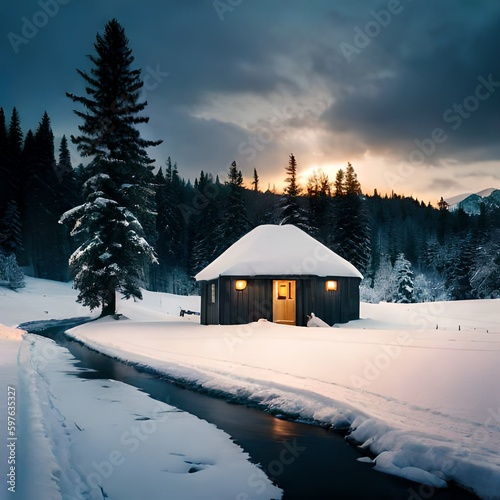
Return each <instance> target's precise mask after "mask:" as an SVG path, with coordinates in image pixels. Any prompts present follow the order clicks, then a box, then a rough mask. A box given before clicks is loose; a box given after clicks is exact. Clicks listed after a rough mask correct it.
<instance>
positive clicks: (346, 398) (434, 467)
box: [0, 280, 500, 498]
mask: <svg viewBox="0 0 500 500" xmlns="http://www.w3.org/2000/svg"><path fill="white" fill-rule="evenodd" d="M74 296H75V293H74V291H73V290H71V288H70V287H69V286H68V285H61V284H56V283H51V282H43V281H41V280H28V287H27V289H26V290H22V291H21V292H18V293H14V292H10V291H7V290H5V291H4V290H2V289H0V322H2V323H4V324H6V325H11V326H12V325H15V324H18V323H20V322H22V321H27V320H29V319H44V318H46V319H48V318H63V317H74V316H82V315H85V314H86V313H85V310H83V309H82V308H80V307H79V306H78V305H75V303H74ZM198 301H199V299H198V298H196V297H190V298H186V297H175V296H171V295H167V294H155V293H148V292H146V293H145V300H144V301H142V302H135V303H134V302H132V301H126V302H125V301H121V302H119V309H120V313H121V314H122V315H123V316H122V319H120V320H119V321H116V320H113V319H110V318H107V319H103V320H98V321H97V322H93V323H89V324H86V325H83V326H81V327H77V328H74V329H73V330H71V332H70V333H71V335H72V336H74V337H75V338H78V339H79V340H81V341H82V342H84V343H85V344H87V345H89V346H90V347H92V348H95V349H98V350H100V351H102V352H104V353H106V354H109V355H111V356H113V357H117V358H121V359H125V360H127V361H131V362H135V363H141V364H143V365H146V366H150V367H152V368H154V369H155V370H159V371H161V372H163V373H165V374H167V375H169V376H172V377H175V378H178V379H181V380H183V381H185V382H186V383H188V384H194V385H198V386H201V387H203V388H205V389H206V390H208V391H214V392H218V393H224V394H228V395H232V396H234V397H237V398H239V399H240V400H242V401H245V400H247V401H252V402H257V403H260V404H261V405H262V406H263V407H265V408H267V409H269V410H271V411H273V412H275V413H277V414H280V413H281V414H286V415H289V416H293V417H295V418H300V419H303V420H306V421H314V422H317V423H323V424H330V425H334V426H338V427H343V426H351V427H352V428H353V429H354V431H353V432H352V434H351V437H352V438H353V439H355V440H356V442H358V443H360V445H361V446H363V447H365V448H369V449H370V450H371V452H372V453H373V456H374V462H375V464H368V463H367V464H366V466H367V467H370V466H375V467H376V468H377V469H379V470H381V471H385V472H388V473H391V474H396V475H400V476H403V477H407V478H410V479H415V480H418V481H421V482H423V483H425V484H427V485H430V486H429V487H428V489H427V490H426V494H427V495H428V494H429V488H430V489H431V490H432V488H438V487H445V486H446V483H447V482H448V481H454V482H457V483H458V484H460V485H462V486H464V487H465V488H467V489H469V490H471V491H474V492H475V493H476V494H478V495H479V496H480V497H482V498H500V486H499V485H500V457H499V453H498V452H499V450H500V391H499V389H498V380H499V379H500V317H499V314H498V311H499V309H500V307H499V306H500V301H499V300H484V301H468V302H448V303H427V304H411V305H405V304H378V305H373V304H362V309H361V316H362V319H360V320H359V321H353V322H351V323H349V324H347V325H340V326H339V328H336V327H335V328H299V327H289V326H283V325H276V324H273V323H268V322H257V323H253V324H250V325H240V326H202V325H200V324H199V323H198V317H195V316H185V317H184V318H180V317H179V311H180V308H181V307H182V308H184V309H191V310H199V306H198V303H199V302H198ZM45 311H48V312H45ZM4 330H6V329H4ZM42 341H43V339H40V338H38V337H36V336H29V340H27V339H25V340H24V341H23V343H22V344H20V343H19V341H17V342H18V345H21V346H22V348H21V350H20V351H21V354H22V356H21V360H22V361H23V360H24V356H28V357H29V353H30V352H31V353H33V352H36V353H37V354H36V355H35V354H31V357H30V359H31V363H30V368H29V369H25V367H26V366H27V362H23V363H22V364H21V367H20V370H19V372H20V373H21V376H20V378H21V379H26V378H27V379H28V383H27V386H28V387H34V385H33V384H30V383H29V380H31V379H30V377H41V378H43V377H46V379H47V380H49V382H50V383H49V382H47V383H48V385H47V391H48V390H49V388H50V387H57V386H58V383H59V382H57V380H58V378H57V375H56V373H55V372H54V370H53V369H52V368H51V369H50V370H45V369H44V370H39V371H36V370H35V372H36V373H31V374H30V371H33V370H32V369H34V368H33V365H35V366H37V363H36V362H33V359H34V360H35V361H36V360H37V359H38V358H37V356H38V357H39V352H43V350H44V349H43V347H44V346H43V345H40V346H39V347H40V349H38V351H37V350H35V347H36V344H37V343H41V342H42ZM15 342H16V341H15V340H14V341H12V340H1V341H0V343H1V348H2V358H1V362H2V366H4V365H5V366H6V365H7V364H8V362H9V360H8V359H4V358H9V359H11V358H12V356H11V355H10V357H9V356H4V355H3V352H4V347H5V346H7V345H8V346H10V352H11V354H12V351H13V349H12V347H11V346H12V344H13V343H15ZM43 342H47V341H43ZM58 349H59V348H56V347H51V349H50V352H52V351H54V352H58ZM45 350H47V346H45ZM61 351H62V350H61ZM6 352H7V351H6ZM56 357H57V359H58V360H59V362H60V363H61V366H64V368H62V369H63V370H65V371H71V369H74V367H73V368H71V366H70V365H71V360H69V359H66V356H65V355H64V354H63V352H60V353H59V354H57V356H56ZM56 372H57V370H56ZM2 375H3V372H2ZM51 377H55V381H54V382H52V381H51ZM60 383H61V384H63V381H61V382H60ZM88 383H89V381H86V382H85V384H88ZM109 385H112V390H113V395H114V392H115V390H116V391H117V392H119V391H131V392H130V394H131V395H130V398H131V399H130V405H128V406H127V407H126V409H125V413H126V414H127V412H128V415H129V418H131V415H133V411H132V408H133V407H135V409H136V412H138V410H137V404H138V403H136V402H134V401H136V400H135V399H134V398H141V397H142V396H143V395H141V394H136V392H137V391H135V390H133V389H131V388H123V387H122V386H123V384H118V383H112V384H109ZM115 386H116V387H115ZM36 387H40V385H37V386H36ZM89 387H90V385H89ZM61 390H62V391H63V392H64V391H65V389H64V388H62V389H61ZM103 391H104V393H105V395H103V394H102V393H103ZM106 391H107V392H106ZM110 392H111V391H109V388H99V387H93V388H92V390H89V391H88V398H90V399H92V398H93V397H95V398H101V399H102V401H101V404H102V405H104V409H103V411H108V410H110V408H111V407H112V405H110V404H109V397H110V396H109V394H110ZM30 397H33V398H34V399H35V401H36V400H37V394H30ZM106 397H107V398H108V400H106ZM113 397H114V396H113ZM47 398H48V399H50V397H49V394H48V393H39V394H38V401H39V402H40V406H41V407H42V408H41V409H40V408H39V409H38V410H36V411H41V412H46V413H45V414H47V412H48V414H50V411H52V410H51V409H48V408H46V407H44V405H45V406H46V401H47ZM145 399H147V398H145ZM120 400H123V398H122V397H121V396H120ZM54 401H57V399H54ZM2 403H3V402H2ZM59 403H60V408H58V409H57V411H58V412H59V413H58V415H59V417H54V418H53V419H52V421H53V422H52V423H53V436H55V437H57V439H59V437H58V436H57V430H56V429H57V425H58V424H57V421H58V420H57V418H59V419H60V418H61V417H60V414H62V415H63V417H64V414H65V412H67V413H69V412H70V411H71V412H73V411H75V412H76V413H71V416H70V415H69V414H68V415H67V416H66V417H65V418H64V419H63V422H64V423H65V424H66V425H68V422H70V426H72V427H73V428H72V429H71V432H70V433H69V436H66V435H65V436H66V437H64V436H61V439H66V440H68V439H69V440H70V441H71V440H72V439H76V438H75V435H76V436H78V433H79V431H78V429H77V428H76V427H75V426H74V425H73V423H72V422H71V421H74V422H75V424H76V423H78V415H79V414H83V415H84V414H85V411H84V410H82V409H81V408H80V410H78V409H77V408H76V405H75V408H73V407H72V406H70V407H66V406H64V405H63V403H62V402H60V401H59ZM92 404H96V402H95V401H94V402H93V403H92ZM148 405H149V406H150V405H151V403H147V402H146V401H144V406H143V402H142V399H141V403H140V412H141V415H143V416H144V415H145V416H146V417H149V418H151V414H154V415H158V414H159V413H158V412H159V411H165V412H167V413H168V412H172V410H171V409H170V410H169V409H167V408H164V410H158V409H157V408H152V407H149V406H148ZM63 406H64V407H63ZM0 411H2V415H4V414H5V411H4V409H2V408H0ZM33 411H35V410H33ZM154 412H157V413H154ZM167 413H166V414H167ZM168 414H169V413H168ZM174 414H175V415H177V414H176V413H174ZM189 417H190V418H193V419H194V417H192V416H187V415H186V419H187V418H189ZM139 418H140V417H139ZM59 421H60V420H59ZM153 421H154V419H153ZM129 424H130V425H133V421H130V420H128V421H126V423H125V424H124V425H129ZM205 424H206V423H205ZM1 425H3V423H1ZM186 425H187V424H186ZM88 426H89V428H91V424H90V423H89V424H88ZM78 427H82V426H81V425H80V424H78ZM158 427H159V426H158ZM75 429H76V431H75ZM31 432H34V433H35V434H36V429H35V430H32V431H31ZM204 432H205V431H203V430H202V431H200V435H202V434H204ZM217 432H220V431H217ZM95 433H96V435H97V436H102V434H101V433H100V432H99V430H97V429H96V430H95ZM221 434H223V433H221ZM219 439H221V440H222V441H224V438H223V437H221V436H219ZM226 441H227V443H226V444H227V446H228V449H229V448H230V447H231V445H232V443H231V442H230V440H229V438H227V436H226ZM180 445H181V443H179V446H180ZM233 446H234V445H233ZM81 448H82V447H81ZM83 448H84V447H83ZM79 449H80V448H79ZM231 449H232V448H231ZM109 451H110V450H109V446H108V450H107V452H108V453H109ZM82 453H85V450H84V451H82ZM233 453H234V454H235V456H239V457H240V458H241V460H242V465H241V467H242V469H243V468H244V467H243V465H245V464H246V466H249V467H253V466H252V465H251V464H249V463H248V462H247V461H246V460H245V456H244V454H243V453H242V452H241V450H239V453H238V452H237V451H234V450H233ZM134 456H135V455H134ZM188 456H189V457H192V458H193V460H189V461H196V460H195V458H196V456H197V455H196V453H195V452H192V453H191V454H188ZM63 458H64V457H63ZM115 458H116V457H115ZM57 459H58V457H55V458H54V460H55V461H56V462H57ZM204 459H205V460H198V461H199V462H200V463H202V464H205V463H207V460H206V457H204ZM211 459H212V463H214V464H215V465H214V466H213V467H207V468H206V469H205V470H202V471H200V472H197V473H195V474H184V476H186V477H188V478H191V477H195V478H203V474H205V475H207V474H208V473H207V470H208V469H210V470H215V472H217V469H219V470H222V471H223V470H224V469H225V467H226V465H227V464H226V463H225V462H224V458H223V456H222V455H217V456H215V457H212V458H211ZM59 460H61V457H59ZM94 460H95V459H94ZM106 460H108V461H110V458H107V459H106ZM122 470H123V471H125V468H122ZM256 470H257V471H258V469H256ZM2 472H3V470H2ZM181 472H182V471H181ZM184 472H185V471H184ZM120 473H121V471H120V467H115V473H114V474H113V475H112V476H111V479H112V478H113V477H118V476H119V475H120ZM252 473H253V472H250V474H252ZM231 474H232V473H231ZM245 474H246V476H245ZM101 475H102V474H101ZM242 475H243V476H244V477H245V480H244V481H243V483H248V480H247V479H248V477H249V476H248V471H246V470H245V472H244V473H243V474H242ZM79 477H81V474H80V476H79ZM200 480H201V479H200ZM238 480H239V479H238V478H235V479H234V482H235V484H236V483H237V481H238ZM115 482H118V481H115ZM265 484H266V491H265V493H263V495H262V498H272V497H273V496H275V497H279V495H280V493H279V491H277V490H274V491H273V489H272V488H273V486H272V485H271V484H270V483H267V482H266V483H265ZM235 487H237V486H235ZM193 491H195V490H193ZM242 491H243V492H245V490H242ZM254 493H255V490H254V491H253V492H252V494H251V495H250V497H251V498H255V495H254ZM266 495H267V496H266ZM195 497H196V496H193V498H195ZM152 498H153V497H152ZM175 498H179V497H175ZM218 498H225V497H223V496H219V497H218ZM228 498H229V497H228ZM232 498H234V495H233V496H232ZM426 498H429V496H427V497H426Z"/></svg>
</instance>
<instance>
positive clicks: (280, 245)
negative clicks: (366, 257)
mask: <svg viewBox="0 0 500 500" xmlns="http://www.w3.org/2000/svg"><path fill="white" fill-rule="evenodd" d="M298 274H312V275H315V276H346V277H357V278H361V279H362V278H363V276H362V275H361V273H360V272H359V271H358V270H357V269H356V268H355V267H354V266H353V265H352V264H351V263H349V262H347V261H346V260H345V259H343V258H342V257H340V256H339V255H337V254H336V253H335V252H332V250H330V249H329V248H328V247H326V246H325V245H323V244H322V243H320V242H319V241H317V240H315V239H314V238H312V237H311V236H309V235H308V234H307V233H305V232H304V231H302V230H300V229H299V228H297V227H295V226H293V225H290V224H286V225H282V226H276V225H272V224H267V225H262V226H258V227H256V228H255V229H253V230H252V231H250V232H249V233H247V234H246V235H245V236H243V237H242V238H241V239H239V240H238V241H237V242H236V243H234V244H233V245H232V246H230V247H229V248H228V249H227V250H226V251H225V252H224V253H223V254H222V255H220V257H218V258H217V259H215V260H214V261H213V262H212V263H211V264H209V265H208V266H207V267H205V269H203V270H202V271H200V272H199V273H198V274H197V275H196V279H197V280H198V281H203V280H207V281H208V280H212V279H216V278H218V277H219V276H257V275H272V276H279V275H298Z"/></svg>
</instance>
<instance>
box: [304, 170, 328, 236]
mask: <svg viewBox="0 0 500 500" xmlns="http://www.w3.org/2000/svg"><path fill="white" fill-rule="evenodd" d="M307 197H308V199H309V225H310V226H311V228H314V236H315V237H316V238H318V239H319V241H321V242H322V243H324V244H326V243H327V241H328V235H329V233H330V220H329V219H330V217H329V212H330V203H331V187H330V181H329V180H328V176H327V175H326V174H325V173H324V172H320V173H319V174H318V173H317V172H313V174H312V175H311V176H310V177H309V179H308V180H307Z"/></svg>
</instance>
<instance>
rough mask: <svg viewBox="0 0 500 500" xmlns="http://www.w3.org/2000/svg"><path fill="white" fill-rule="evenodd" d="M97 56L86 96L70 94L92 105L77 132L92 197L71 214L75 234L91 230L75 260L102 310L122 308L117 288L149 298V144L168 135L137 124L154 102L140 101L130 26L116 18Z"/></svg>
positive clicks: (82, 289)
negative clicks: (151, 133)
mask: <svg viewBox="0 0 500 500" xmlns="http://www.w3.org/2000/svg"><path fill="white" fill-rule="evenodd" d="M94 48H95V51H96V55H95V56H89V58H90V60H91V62H92V63H93V67H92V69H91V70H90V74H88V73H86V72H84V71H80V70H78V73H79V74H80V76H81V77H82V78H83V80H84V81H85V84H86V87H85V88H86V92H87V95H86V96H76V95H74V94H70V93H68V94H67V95H68V97H70V98H71V99H72V100H73V101H74V102H76V103H78V104H81V105H83V107H84V111H79V110H75V113H76V114H77V115H78V116H79V117H80V118H81V119H82V121H83V123H82V124H81V125H80V126H79V130H80V132H81V134H80V135H79V136H76V137H72V141H73V142H74V143H75V144H76V146H77V149H78V151H79V152H80V153H81V154H82V155H83V156H85V157H89V158H91V162H90V164H89V166H88V167H87V168H86V169H85V172H86V174H87V175H88V176H90V178H89V179H88V180H87V181H86V183H85V196H86V203H85V204H83V205H80V206H79V207H76V208H75V209H72V210H71V211H69V212H67V213H66V214H65V215H64V216H63V220H64V221H67V222H69V223H72V224H73V225H74V229H73V234H75V233H77V234H81V235H82V236H84V237H85V241H84V243H83V244H82V245H81V246H80V247H79V249H77V250H76V252H75V253H74V254H73V255H72V257H71V259H70V262H71V265H72V267H73V269H74V271H75V272H76V276H75V286H76V287H77V288H78V289H79V295H78V300H79V301H80V302H82V303H83V304H84V305H88V306H90V307H91V308H96V307H99V306H101V307H102V315H107V314H113V313H115V311H116V292H117V291H118V292H122V293H123V294H124V295H125V297H127V298H128V297H135V298H142V293H141V289H140V287H141V285H143V284H144V280H145V269H146V267H147V265H148V263H149V262H151V261H154V260H155V257H154V252H153V250H152V247H151V246H150V244H149V243H148V242H147V240H146V239H145V238H144V236H145V234H146V232H147V233H149V236H150V237H151V236H153V235H154V213H153V210H152V208H153V202H154V190H153V188H152V186H153V180H154V177H153V174H152V166H151V164H152V162H153V161H152V160H151V159H150V158H149V157H148V154H147V152H146V148H147V147H149V146H155V145H157V144H160V142H161V141H148V140H145V139H143V138H141V136H140V132H139V130H138V128H137V125H139V124H142V123H147V122H148V118H146V117H144V116H140V115H139V113H140V112H141V111H143V110H144V108H145V106H146V102H140V100H139V99H140V91H141V88H142V86H143V82H142V80H141V79H140V71H139V70H137V69H132V67H131V66H132V63H133V61H134V58H133V56H132V50H131V49H130V48H129V46H128V39H127V37H126V36H125V31H124V29H123V27H122V26H121V25H120V24H119V23H118V21H117V20H116V19H113V20H111V21H110V22H108V23H107V24H106V26H105V28H104V33H103V34H102V35H101V34H97V37H96V42H95V44H94Z"/></svg>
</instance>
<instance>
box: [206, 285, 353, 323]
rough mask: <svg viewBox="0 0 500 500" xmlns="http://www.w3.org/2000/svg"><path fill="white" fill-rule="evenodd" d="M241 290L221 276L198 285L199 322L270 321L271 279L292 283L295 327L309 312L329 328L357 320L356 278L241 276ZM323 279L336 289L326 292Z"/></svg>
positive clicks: (305, 318)
mask: <svg viewBox="0 0 500 500" xmlns="http://www.w3.org/2000/svg"><path fill="white" fill-rule="evenodd" d="M238 279H246V280H247V287H246V288H245V290H242V291H237V290H236V289H235V282H236V278H233V277H229V276H222V277H220V278H219V279H216V280H213V281H205V282H202V284H201V323H202V324H203V325H217V324H220V325H238V324H245V323H251V322H253V321H258V320H259V319H261V318H264V319H267V320H268V321H272V320H273V317H272V316H273V279H292V280H296V294H297V302H296V311H297V317H296V324H297V325H298V326H305V325H306V324H307V315H308V314H310V313H311V312H313V313H314V314H316V316H318V317H319V318H321V319H322V320H324V321H326V322H327V323H328V324H329V325H333V324H335V323H346V322H348V321H351V320H353V319H359V283H360V279H359V278H345V277H335V276H331V277H321V278H320V277H317V276H309V277H307V276H286V277H283V276H279V277H258V278H252V277H247V278H245V277H244V276H241V277H238ZM327 280H336V281H337V290H335V291H326V288H325V282H326V281H327ZM212 284H215V287H216V302H215V303H214V304H212V303H211V285H212Z"/></svg>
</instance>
